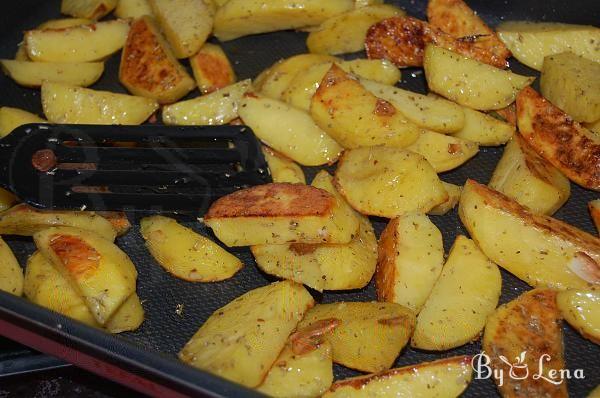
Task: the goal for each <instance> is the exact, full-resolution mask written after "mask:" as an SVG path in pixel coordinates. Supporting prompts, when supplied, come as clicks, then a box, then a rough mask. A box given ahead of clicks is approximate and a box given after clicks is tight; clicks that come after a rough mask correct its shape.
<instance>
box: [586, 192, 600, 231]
mask: <svg viewBox="0 0 600 398" xmlns="http://www.w3.org/2000/svg"><path fill="white" fill-rule="evenodd" d="M588 209H589V210H590V215H591V216H592V220H593V221H594V224H595V225H596V229H597V230H598V232H599V233H600V199H596V200H592V201H591V202H590V203H588Z"/></svg>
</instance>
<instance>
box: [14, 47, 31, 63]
mask: <svg viewBox="0 0 600 398" xmlns="http://www.w3.org/2000/svg"><path fill="white" fill-rule="evenodd" d="M15 61H21V62H25V61H31V59H29V55H27V47H25V44H24V43H22V42H21V43H19V45H18V47H17V52H16V53H15Z"/></svg>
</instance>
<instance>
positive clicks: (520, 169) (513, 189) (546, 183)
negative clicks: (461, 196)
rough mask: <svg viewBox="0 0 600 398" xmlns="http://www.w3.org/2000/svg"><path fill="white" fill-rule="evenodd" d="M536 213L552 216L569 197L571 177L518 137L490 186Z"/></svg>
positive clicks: (509, 144)
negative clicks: (562, 172)
mask: <svg viewBox="0 0 600 398" xmlns="http://www.w3.org/2000/svg"><path fill="white" fill-rule="evenodd" d="M488 185H489V186H490V188H492V189H495V190H496V191H499V192H502V193H503V194H505V195H506V196H508V197H510V198H512V199H514V200H516V201H517V202H519V203H520V204H521V205H523V206H525V207H527V208H529V209H531V211H533V212H534V213H540V214H547V215H552V214H554V212H556V211H557V210H558V209H559V208H560V207H561V206H562V205H563V204H564V203H565V202H566V201H567V199H568V198H569V195H570V194H571V184H569V180H568V179H567V177H565V176H564V175H562V174H561V172H560V171H558V170H557V169H556V168H555V167H554V166H552V165H551V164H550V163H548V162H547V161H546V160H544V158H542V157H541V156H539V155H538V154H537V153H535V151H534V150H533V149H532V148H531V147H530V146H529V144H527V142H525V140H524V139H523V138H522V137H521V136H519V135H515V136H514V137H513V138H512V140H511V141H510V142H509V143H508V145H507V146H506V148H504V153H503V154H502V158H501V159H500V162H498V164H497V165H496V169H495V170H494V174H493V175H492V179H491V180H490V182H489V184H488Z"/></svg>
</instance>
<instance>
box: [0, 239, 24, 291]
mask: <svg viewBox="0 0 600 398" xmlns="http://www.w3.org/2000/svg"><path fill="white" fill-rule="evenodd" d="M0 290H2V291H5V292H8V293H10V294H14V295H15V296H20V295H21V294H23V270H22V269H21V266H20V265H19V262H18V261H17V259H16V258H15V255H14V254H13V252H12V250H11V249H10V247H9V246H8V245H7V244H6V242H4V240H2V238H1V237H0Z"/></svg>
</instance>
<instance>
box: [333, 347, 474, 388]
mask: <svg viewBox="0 0 600 398" xmlns="http://www.w3.org/2000/svg"><path fill="white" fill-rule="evenodd" d="M472 373H473V368H472V367H471V357H466V356H461V357H450V358H444V359H439V360H437V361H433V362H423V363H420V364H417V365H409V366H405V367H402V368H395V369H390V370H386V371H383V372H380V373H376V374H370V375H366V376H357V377H351V378H349V379H344V380H338V381H336V382H335V383H333V385H332V386H331V388H330V389H329V391H327V392H326V393H325V394H323V398H335V397H340V398H342V397H343V398H363V397H364V398H367V397H380V396H381V397H384V396H407V397H448V398H450V397H458V396H460V395H461V394H462V392H463V391H464V390H465V389H466V388H467V386H468V385H469V383H470V382H471V377H472Z"/></svg>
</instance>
